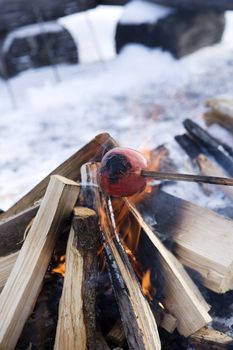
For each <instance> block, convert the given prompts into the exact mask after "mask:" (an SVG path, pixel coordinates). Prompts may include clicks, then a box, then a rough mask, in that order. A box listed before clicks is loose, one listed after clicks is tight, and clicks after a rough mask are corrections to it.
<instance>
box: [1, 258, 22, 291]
mask: <svg viewBox="0 0 233 350" xmlns="http://www.w3.org/2000/svg"><path fill="white" fill-rule="evenodd" d="M18 255H19V253H18V252H16V253H13V254H10V255H7V256H4V257H2V258H0V290H1V289H2V287H4V286H5V284H6V281H7V279H8V277H9V275H10V273H11V270H12V268H13V266H14V264H15V262H16V259H17V257H18Z"/></svg>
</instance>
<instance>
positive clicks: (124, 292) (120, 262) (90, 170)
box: [81, 163, 161, 350]
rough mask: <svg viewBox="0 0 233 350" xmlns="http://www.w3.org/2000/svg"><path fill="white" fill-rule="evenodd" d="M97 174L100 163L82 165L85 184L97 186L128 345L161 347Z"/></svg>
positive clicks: (94, 201)
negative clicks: (99, 186) (99, 185)
mask: <svg viewBox="0 0 233 350" xmlns="http://www.w3.org/2000/svg"><path fill="white" fill-rule="evenodd" d="M97 177H98V165H97V164H96V163H89V164H85V165H84V166H83V167H82V168H81V178H82V183H83V184H85V183H86V184H91V185H92V186H93V187H92V191H93V195H92V206H94V208H95V209H96V210H98V211H99V214H100V217H101V230H102V231H103V243H104V252H105V256H106V261H107V266H108V269H109V273H110V277H111V280H112V284H113V287H114V292H115V296H116V300H117V303H118V306H119V311H120V314H121V319H122V322H123V327H124V330H125V335H126V338H127V342H128V345H129V347H130V349H133V350H143V349H144V350H145V349H147V350H150V349H151V350H156V349H161V345H160V340H159V335H158V330H157V325H156V322H155V318H154V316H153V314H152V311H151V309H150V306H149V303H148V302H147V300H146V299H145V297H144V296H143V294H142V290H141V287H140V285H139V283H138V280H137V278H136V275H135V273H134V270H133V268H132V266H131V264H130V262H129V259H128V256H127V254H126V253H125V250H124V249H123V247H122V245H121V243H120V240H119V237H118V235H117V234H116V231H115V223H114V219H113V216H112V214H111V208H110V205H111V204H110V200H109V199H108V200H107V198H106V196H105V195H104V194H101V193H100V189H99V188H98V181H97ZM89 187H90V185H89ZM90 204H91V203H90Z"/></svg>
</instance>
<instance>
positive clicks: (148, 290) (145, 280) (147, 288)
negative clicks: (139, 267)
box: [142, 270, 155, 300]
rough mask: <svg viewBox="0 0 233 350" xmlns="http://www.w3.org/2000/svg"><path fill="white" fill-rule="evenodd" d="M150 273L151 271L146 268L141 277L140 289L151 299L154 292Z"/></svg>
mask: <svg viewBox="0 0 233 350" xmlns="http://www.w3.org/2000/svg"><path fill="white" fill-rule="evenodd" d="M150 275H151V271H150V270H147V271H146V272H145V274H144V276H143V277H142V291H143V294H144V295H145V296H146V297H147V298H148V299H149V300H153V296H152V295H153V294H154V293H155V288H154V287H153V286H152V283H151V278H150Z"/></svg>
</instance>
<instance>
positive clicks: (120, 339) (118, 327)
mask: <svg viewBox="0 0 233 350" xmlns="http://www.w3.org/2000/svg"><path fill="white" fill-rule="evenodd" d="M106 338H107V340H108V341H109V342H111V343H112V344H114V345H115V346H122V345H124V343H125V342H126V337H125V332H124V328H123V325H122V322H121V320H118V321H117V322H116V323H115V324H114V326H113V327H112V329H111V330H110V332H108V334H107V337H106Z"/></svg>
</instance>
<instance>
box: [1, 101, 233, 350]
mask: <svg viewBox="0 0 233 350" xmlns="http://www.w3.org/2000/svg"><path fill="white" fill-rule="evenodd" d="M222 103H223V102H222ZM222 103H220V105H221V107H222ZM208 105H209V106H210V109H211V108H212V109H211V110H210V111H208V114H207V116H206V118H207V119H206V120H207V123H208V124H209V123H219V124H221V125H222V126H223V127H226V128H227V129H228V130H229V120H232V119H231V116H229V113H228V114H227V111H226V108H225V109H224V113H225V114H224V118H222V117H221V116H222V114H223V113H222V111H221V110H219V109H220V108H219V107H218V109H217V112H216V108H217V107H216V101H212V102H211V101H209V102H208ZM213 106H214V107H213ZM217 106H218V104H217ZM214 108H215V109H214ZM211 113H212V114H213V118H211ZM226 114H227V117H226ZM225 123H227V126H226V125H225ZM230 125H231V124H230ZM184 127H185V129H186V133H185V134H183V135H179V136H177V137H176V140H177V142H178V143H179V145H181V147H182V148H183V149H184V150H185V152H187V154H188V155H189V157H190V158H191V160H192V162H193V164H195V167H194V170H197V167H196V166H197V165H198V166H199V169H200V173H199V174H195V175H193V177H192V176H191V175H186V174H178V175H177V169H176V167H175V164H174V162H173V161H171V159H170V158H169V152H168V151H167V149H166V148H165V147H164V146H161V147H158V148H157V149H156V150H154V151H153V152H151V153H150V156H151V159H150V161H149V164H148V163H147V162H146V161H145V160H144V158H143V156H142V155H140V154H139V153H137V152H136V151H132V150H131V151H127V150H125V149H121V148H119V145H118V144H117V142H116V141H115V140H113V139H112V137H111V136H109V135H108V134H100V135H98V136H96V138H95V139H93V140H92V141H91V142H90V143H89V144H87V145H86V146H84V147H83V148H82V149H80V150H79V151H77V152H76V153H75V154H74V155H73V156H72V157H71V158H69V159H68V160H66V161H65V162H64V163H62V164H61V165H60V166H59V167H58V168H57V169H55V170H54V171H53V172H52V173H51V174H50V175H48V176H47V177H46V178H45V179H44V180H43V181H41V182H40V183H39V184H38V185H37V186H35V187H34V188H33V189H32V190H31V191H30V192H29V193H28V194H26V195H25V196H24V197H23V198H22V199H21V200H19V201H18V202H17V203H16V204H14V205H13V206H12V207H11V208H10V209H8V210H7V211H6V212H4V213H2V214H1V217H0V219H1V221H0V237H1V241H0V288H1V289H2V291H1V294H0V349H1V350H11V349H42V348H46V349H52V348H53V349H56V350H59V349H61V350H65V349H79V350H87V349H89V350H94V349H103V350H108V349H118V350H119V349H128V348H129V349H133V350H136V349H138V350H143V349H145V350H150V349H151V350H159V349H161V348H162V349H182V348H183V349H185V348H188V347H189V346H190V347H193V348H195V349H231V348H233V338H231V336H229V335H228V334H227V333H223V332H221V331H220V329H218V327H217V326H216V325H217V322H216V320H217V319H218V317H219V315H220V313H219V310H220V309H221V305H222V307H223V308H224V307H225V306H224V305H226V296H228V299H229V298H230V296H232V293H231V292H230V291H231V290H232V288H233V255H232V248H233V236H232V229H233V221H232V220H231V219H229V218H226V217H224V216H220V215H219V214H216V213H215V212H213V211H211V210H209V209H205V208H202V207H200V206H198V205H196V204H193V203H191V202H188V201H185V200H183V199H181V198H178V197H176V196H174V195H171V194H168V193H166V192H165V191H164V189H163V186H164V184H165V183H166V181H168V180H169V181H170V180H172V181H175V180H186V181H191V180H195V181H197V182H201V183H202V182H203V181H204V182H207V183H212V185H211V186H213V183H217V184H218V185H221V186H220V187H219V189H220V190H221V191H224V192H225V194H226V195H227V196H228V197H229V198H230V197H231V198H232V196H233V189H232V187H230V186H227V185H228V184H232V179H230V178H228V177H227V176H231V177H233V150H232V149H231V148H230V146H229V145H227V144H225V143H224V142H222V141H220V140H217V139H216V138H214V137H213V136H211V134H210V133H208V132H207V131H206V130H205V129H203V128H201V127H200V126H199V125H197V124H196V123H194V122H193V121H191V120H186V121H185V122H184ZM117 150H118V151H117ZM109 151H110V152H109ZM117 152H118V153H117ZM119 152H120V153H119ZM128 152H129V153H128ZM105 154H106V155H105ZM116 154H120V161H121V162H122V161H123V163H120V164H119V157H118V158H117V159H116V158H114V157H115V156H116ZM109 159H110V161H111V162H112V163H111V164H109ZM135 159H136V160H135ZM132 164H133V168H134V172H133V174H132V173H130V176H129V177H128V178H125V177H124V178H123V180H122V176H125V174H128V170H129V165H130V166H131V165H132ZM152 171H153V172H154V178H156V181H157V182H156V184H152V183H151V182H150V181H147V180H146V179H147V177H148V176H149V177H150V178H152V177H153V173H152ZM226 172H227V173H226ZM190 176H191V177H190ZM219 178H221V179H220V180H219ZM119 179H120V180H119ZM158 179H160V180H166V181H158ZM223 185H225V186H223ZM188 186H189V185H188V184H187V188H188ZM200 186H202V185H200ZM205 186H206V185H205ZM205 186H204V187H202V188H203V196H205V195H206V190H207V189H206V187H205ZM132 189H133V190H132ZM110 195H112V196H110ZM115 195H117V197H115ZM128 195H130V197H126V196H128ZM229 293H231V294H229ZM216 300H217V302H216ZM58 304H59V307H58ZM228 305H230V304H229V303H228ZM45 338H46V339H45Z"/></svg>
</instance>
